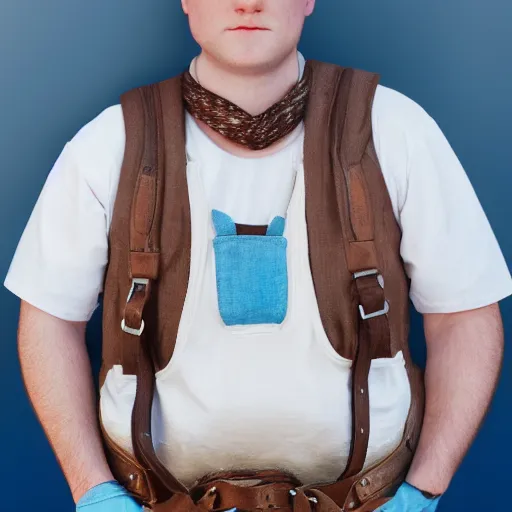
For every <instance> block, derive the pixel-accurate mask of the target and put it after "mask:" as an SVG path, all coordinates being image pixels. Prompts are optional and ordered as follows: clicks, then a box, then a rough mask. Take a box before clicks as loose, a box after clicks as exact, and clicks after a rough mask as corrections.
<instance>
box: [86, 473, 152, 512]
mask: <svg viewBox="0 0 512 512" xmlns="http://www.w3.org/2000/svg"><path fill="white" fill-rule="evenodd" d="M76 510H77V512H141V511H142V506H141V505H139V504H138V503H137V502H136V501H135V500H134V499H133V498H132V497H131V494H130V493H129V492H128V491H127V490H126V489H125V488H124V487H123V486H122V485H121V484H119V483H118V482H116V481H115V480H111V481H109V482H104V483H102V484H99V485H96V486H95V487H93V488H92V489H89V490H88V491H87V492H86V493H85V494H84V495H83V496H82V497H81V498H80V500H79V501H78V503H77V504H76Z"/></svg>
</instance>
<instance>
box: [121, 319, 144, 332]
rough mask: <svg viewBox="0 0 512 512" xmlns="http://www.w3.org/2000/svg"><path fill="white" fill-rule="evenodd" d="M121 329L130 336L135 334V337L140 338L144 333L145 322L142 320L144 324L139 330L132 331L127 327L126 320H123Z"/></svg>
mask: <svg viewBox="0 0 512 512" xmlns="http://www.w3.org/2000/svg"><path fill="white" fill-rule="evenodd" d="M121 329H122V330H123V331H124V332H127V333H128V334H133V335H134V336H140V335H141V334H142V332H143V331H144V320H142V323H141V324H140V327H139V328H138V329H132V328H131V327H128V326H127V325H126V322H125V321H124V318H123V319H122V320H121Z"/></svg>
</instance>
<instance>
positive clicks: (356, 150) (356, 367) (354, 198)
mask: <svg viewBox="0 0 512 512" xmlns="http://www.w3.org/2000/svg"><path fill="white" fill-rule="evenodd" d="M339 75H340V76H339V77H338V87H337V90H336V91H335V98H334V101H333V103H334V108H333V115H334V116H335V117H334V119H333V121H332V129H331V136H332V139H331V148H333V157H332V158H333V162H334V182H335V186H336V194H337V196H338V206H339V208H338V211H339V214H340V216H342V217H343V216H347V214H348V219H349V220H350V222H349V228H348V229H347V228H345V232H344V239H345V251H346V259H347V267H348V271H349V272H350V273H352V274H353V276H354V281H353V297H354V299H355V302H356V303H357V306H358V311H357V312H356V314H357V340H358V342H357V346H356V352H355V357H354V359H353V367H352V442H351V449H350V455H349V460H348V463H347V466H346V468H345V471H344V472H343V473H342V475H341V476H340V477H339V479H338V480H344V479H347V478H350V477H352V476H354V475H357V474H358V473H359V472H360V471H361V470H362V469H363V466H364V462H365V459H366V453H367V450H368V441H369V437H370V403H369V393H368V375H369V371H370V365H371V360H372V359H373V358H375V357H384V356H387V355H389V339H390V331H389V323H388V320H387V317H386V315H385V314H384V313H381V314H380V315H379V316H374V317H372V314H376V313H377V312H379V311H381V312H383V311H385V309H386V301H385V297H384V289H383V286H382V278H381V277H380V273H379V262H378V259H377V250H376V247H375V242H374V222H373V211H372V208H371V202H370V199H369V195H368V187H367V184H366V181H365V176H364V170H363V168H362V165H361V161H362V158H363V154H364V152H365V151H366V148H367V146H368V144H369V142H370V140H371V136H372V125H371V101H368V98H371V99H373V96H374V92H375V88H376V87H377V83H378V76H377V75H373V74H370V73H365V72H363V71H357V72H356V71H355V70H354V69H352V68H349V69H345V70H340V71H339ZM361 98H363V99H364V100H365V101H367V103H366V105H361ZM347 125H350V130H346V129H344V127H345V126H347ZM341 225H342V226H346V223H345V222H343V218H342V219H341ZM368 317H370V318H368Z"/></svg>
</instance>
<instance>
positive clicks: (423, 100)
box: [0, 0, 512, 512]
mask: <svg viewBox="0 0 512 512" xmlns="http://www.w3.org/2000/svg"><path fill="white" fill-rule="evenodd" d="M511 20H512V4H510V2H506V1H505V0H487V1H486V2H485V3H484V2H482V1H477V0H452V1H450V2H446V1H444V2H441V1H440V0H432V1H429V2H427V1H417V2H410V1H407V0H388V1H387V2H377V1H369V0H358V1H357V2H350V3H348V2H339V1H335V0H320V1H319V2H318V5H317V9H316V13H315V14H314V16H313V17H312V18H310V19H309V20H308V22H307V24H306V28H305V31H304V36H303V39H302V42H301V50H302V51H303V53H304V54H305V55H306V57H311V58H316V59H320V60H326V61H331V62H336V63H339V64H343V65H345V66H354V67H359V68H363V69H367V70H371V71H376V72H379V73H381V75H382V83H383V84H384V85H387V86H389V87H393V88H395V89H397V90H399V91H401V92H403V93H405V94H407V95H408V96H410V97H411V98H413V99H414V100H415V101H417V102H418V103H420V104H421V105H422V106H423V107H424V108H425V109H426V110H427V111H428V112H429V113H430V114H431V115H432V116H433V117H434V118H435V119H436V121H437V122H438V123H439V125H440V126H441V128H442V129H443V131H444V132H445V134H446V135H447V137H448V139H449V140H450V142H451V144H452V146H453V148H454V149H455V151H456V153H457V154H458V156H459V158H460V159H461V161H462V163H463V165H464V167H465V168H466V170H467V173H468V175H469V177H470V179H471V181H472V183H473V185H474V187H475V189H476V191H477V193H478V196H479V198H480V200H481V202H482V204H483V206H484V208H485V211H486V212H487V215H488V217H489V219H490V221H491V224H492V226H493V228H494V230H495V233H496V236H497V238H498V240H499V242H500V244H501V247H502V249H503V251H504V253H505V256H506V258H507V260H508V261H509V262H510V259H511V257H512V233H511V231H510V228H509V218H510V214H511V212H512V207H511V205H510V187H511V185H512V177H511V173H510V171H511V169H510V165H511V161H512V153H511V146H512V143H511V142H512V141H511V140H510V139H511V137H510V135H511V129H510V125H509V121H510V119H511V118H512V98H511V96H510V90H511V87H510V83H511V81H512V70H511V66H510V63H511V60H512V59H511V50H512V32H511V30H510V22H511ZM196 52H197V46H196V45H195V43H194V42H193V41H192V39H191V36H190V35H189V32H188V26H187V23H186V19H185V18H184V16H183V14H182V12H181V8H180V3H179V2H178V1H174V2H172V1H169V0H165V1H164V0H152V1H151V2H140V1H136V0H109V1H108V2H105V1H101V2H100V1H99V0H89V1H88V2H70V1H69V0H67V1H65V0H46V1H45V2H35V1H30V2H29V1H27V0H16V1H15V0H2V2H1V3H0V77H1V80H0V112H1V113H2V115H1V118H0V154H1V156H2V160H1V173H2V174H1V176H2V186H1V187H0V218H2V237H1V244H0V274H1V276H2V278H3V276H4V275H5V273H6V272H7V269H8V265H9V262H10V260H11V257H12V255H13V252H14V250H15V248H16V244H17V242H18V240H19V237H20V236H21V233H22V230H23V228H24V226H25V224H26V222H27V220H28V217H29V215H30V212H31V210H32V208H33V205H34V203H35V201H36V199H37V197H38V194H39V192H40V190H41V187H42V185H43V183H44V180H45V178H46V175H47V174H48V172H49V170H50V168H51V166H52V164H53V163H54V161H55V160H56V158H57V156H58V154H59V153H60V151H61V149H62V147H63V146H64V144H65V143H66V141H67V140H69V139H70V138H71V137H73V135H74V134H75V133H76V131H78V130H79V129H80V127H81V126H82V125H83V124H85V123H86V122H88V121H89V120H91V119H92V118H93V117H94V116H96V115H97V114H98V113H99V112H100V111H101V110H102V109H104V108H105V107H107V106H109V105H111V104H113V103H117V102H118V98H119V94H120V93H121V92H123V91H125V90H127V89H129V88H132V87H135V86H138V85H142V84H147V83H150V82H154V81H157V80H161V79H164V78H167V77H169V76H171V75H173V74H176V73H177V72H179V71H180V70H181V69H182V68H183V67H184V66H186V65H187V63H188V62H189V60H190V59H191V58H192V57H193V56H194V55H195V54H196ZM511 307H512V302H511V301H510V300H506V301H504V302H503V303H502V312H503V315H504V320H505V328H506V332H507V347H506V355H505V368H504V372H503V374H502V377H501V382H500V386H499V388H498V392H497V395H496V398H495V400H494V402H493V405H492V408H491V411H490V413H489V415H488V417H487V419H486V421H485V423H484V425H483V427H482V429H481V431H480V433H479V436H478V438H477V440H476V442H475V443H474V445H473V447H472V448H471V450H470V452H469V454H468V456H467V458H466V459H465V461H464V463H463V465H462V467H461V469H460V471H459V472H458V473H457V475H456V477H455V479H454V481H453V484H452V486H451V488H450V490H449V492H448V493H447V495H446V497H445V499H444V501H442V502H441V506H440V510H441V511H448V510H452V511H453V510H477V509H480V508H482V509H486V510H493V509H494V510H497V509H500V504H501V503H502V496H503V495H504V494H506V492H507V490H508V487H507V484H510V483H511V481H512V479H511V476H510V475H511V471H510V469H509V466H508V461H510V460H511V459H512V446H511V440H510V438H511V432H512V429H511V427H510V422H511V412H510V411H511V409H510V394H511V391H512V385H511V380H510V375H511V374H510V363H511V357H512V356H511V351H510V346H509V343H508V342H509V341H510V340H509V337H510V331H511V327H512V326H511V321H512V311H511ZM0 315H1V326H2V342H1V343H0V379H1V381H0V384H1V385H0V404H1V409H2V415H1V421H0V439H1V440H2V441H3V446H2V453H3V457H2V459H3V461H2V462H3V463H2V464H1V466H0V481H2V482H3V485H4V492H3V493H2V497H1V498H0V510H5V511H7V510H9V511H11V510H12V511H18V510H19V511H24V510H37V511H38V512H50V511H51V512H64V511H69V510H73V509H74V508H73V507H74V506H73V502H72V500H71V495H70V493H69V490H68V488H67V485H66V482H65V480H64V478H63V476H62V474H61V471H60V469H59V467H58V464H57V462H56V460H55V458H54V456H53V454H52V452H51V450H50V447H49V444H48V442H47V441H46V439H45V437H44V435H43V432H42V430H41V428H40V426H39V424H38V422H37V420H36V418H35V416H34V414H33V412H32V408H31V406H30V404H29V402H28V400H27V398H26V395H25V391H24V387H23V383H22V381H21V377H20V371H19V363H18V359H17V353H16V327H17V319H18V300H17V299H16V298H15V297H13V296H12V295H11V294H9V293H8V292H7V291H6V290H5V289H4V288H1V289H0ZM100 343H101V340H100V317H99V315H98V314H96V315H95V317H94V318H93V320H92V321H91V323H90V326H89V329H88V345H89V348H90V353H91V358H92V361H93V366H94V368H95V371H97V369H98V367H99V363H100ZM412 343H413V350H414V354H415V357H416V359H417V360H418V361H419V362H422V361H424V355H425V348H424V341H423V336H422V330H421V319H420V318H419V317H418V315H415V316H414V318H413V328H412Z"/></svg>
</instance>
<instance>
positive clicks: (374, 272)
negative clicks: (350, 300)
mask: <svg viewBox="0 0 512 512" xmlns="http://www.w3.org/2000/svg"><path fill="white" fill-rule="evenodd" d="M375 275H376V276H377V281H378V283H379V285H380V287H381V288H382V289H384V277H382V274H381V273H380V272H379V271H378V270H377V269H376V268H371V269H369V270H361V271H360V272H355V273H354V274H353V277H354V279H359V278H360V277H367V276H375ZM359 313H360V315H361V318H362V319H363V320H368V319H369V318H375V317H377V316H383V315H387V314H388V313H389V302H388V301H387V300H385V301H384V307H383V308H382V309H381V310H379V311H374V312H373V313H368V314H366V313H365V311H364V308H363V306H362V304H359Z"/></svg>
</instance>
